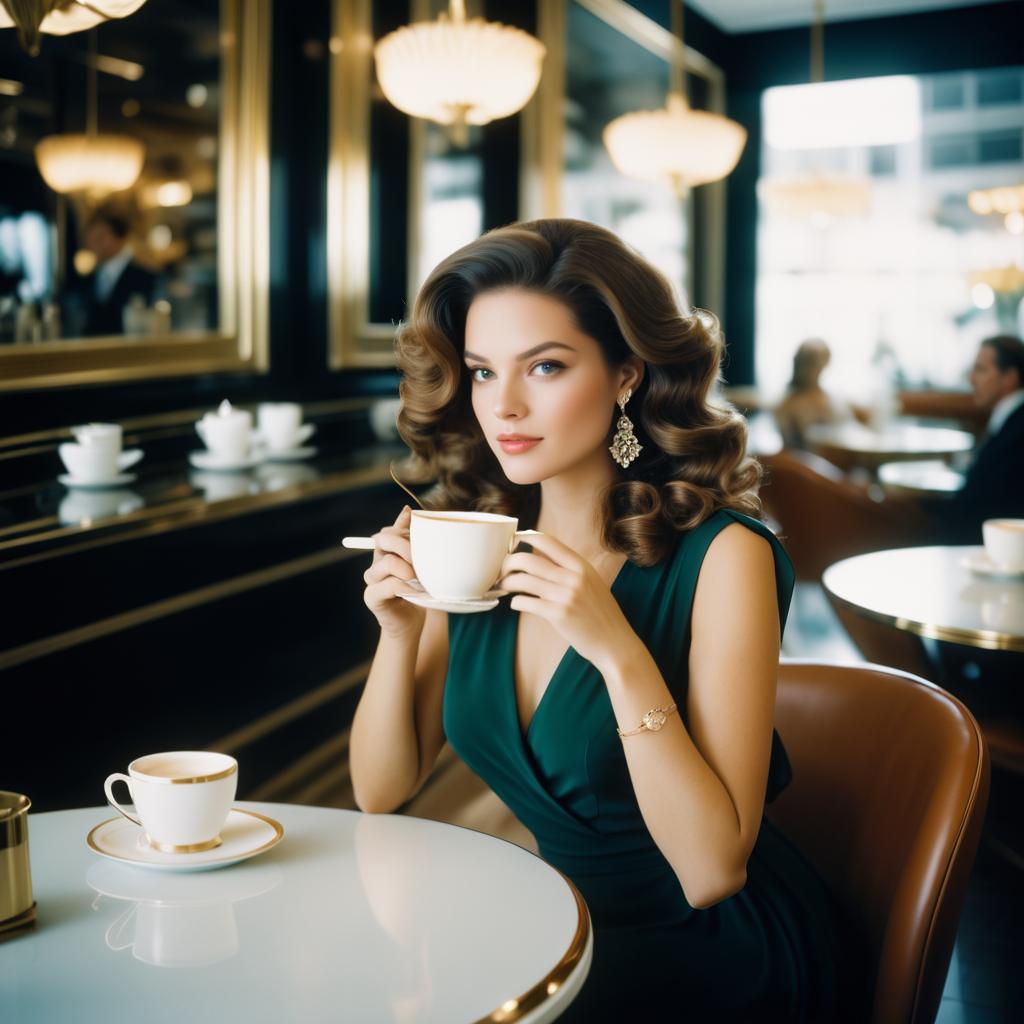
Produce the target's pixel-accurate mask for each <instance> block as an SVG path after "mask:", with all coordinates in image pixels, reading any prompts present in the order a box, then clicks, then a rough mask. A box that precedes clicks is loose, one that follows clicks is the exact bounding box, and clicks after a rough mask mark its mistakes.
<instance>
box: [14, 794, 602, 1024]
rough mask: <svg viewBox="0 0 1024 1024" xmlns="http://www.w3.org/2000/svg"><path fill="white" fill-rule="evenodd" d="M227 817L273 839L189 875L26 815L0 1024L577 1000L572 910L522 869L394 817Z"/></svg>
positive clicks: (548, 876)
mask: <svg viewBox="0 0 1024 1024" xmlns="http://www.w3.org/2000/svg"><path fill="white" fill-rule="evenodd" d="M237 806H238V807H240V808H243V809H250V810H256V811H259V812H260V813H261V814H265V815H268V816H270V817H272V818H275V819H276V820H277V821H279V822H280V823H281V824H282V825H283V826H284V832H285V834H284V838H283V840H282V841H281V842H280V843H279V844H278V845H277V846H276V847H274V848H273V849H271V850H269V851H267V852H266V853H264V854H260V855H259V856H256V857H254V858H252V859H250V860H248V861H245V862H243V863H240V864H235V865H232V866H229V867H226V868H221V869H219V870H215V871H204V872H198V873H194V874H186V873H167V872H158V871H151V870H147V869H144V868H139V867H128V866H125V865H123V864H121V863H118V862H115V861H112V860H108V859H105V858H101V857H99V856H97V855H96V854H95V853H93V852H92V851H90V850H89V849H88V848H87V847H86V841H85V837H86V835H87V834H88V832H89V831H90V829H91V828H92V827H93V826H94V825H96V824H98V823H99V822H101V821H104V820H105V819H108V818H110V817H111V810H110V808H109V807H96V808H87V809H84V810H74V811H57V812H53V813H49V814H32V815H30V817H29V848H30V854H31V862H32V881H33V890H34V895H35V899H36V902H37V904H38V916H37V920H36V924H35V926H34V927H33V928H31V929H28V930H25V931H23V932H20V933H13V934H12V935H11V936H10V937H9V938H7V939H6V940H5V941H4V942H3V943H2V945H0V1020H3V1021H5V1022H6V1021H10V1022H11V1024H14V1022H17V1024H35V1022H38V1024H54V1022H56V1021H74V1022H75V1024H90V1022H96V1024H122V1022H123V1024H129V1022H130V1024H160V1022H167V1024H172V1022H173V1024H180V1022H182V1021H195V1022H200V1021H224V1022H233V1021H239V1022H245V1024H259V1022H264V1021H265V1022H271V1021H272V1022H274V1024H281V1022H292V1021H294V1022H302V1024H316V1022H319V1021H324V1022H327V1021H330V1022H332V1024H333V1022H339V1021H352V1022H353V1024H374V1022H377V1021H395V1022H400V1024H419V1022H424V1024H426V1022H436V1024H460V1022H471V1021H494V1022H496V1024H497V1022H506V1021H509V1022H510V1021H518V1022H529V1024H539V1022H542V1021H551V1020H555V1019H556V1018H557V1017H558V1016H559V1015H560V1014H561V1013H562V1012H563V1011H564V1010H565V1009H566V1007H567V1006H568V1005H569V1003H570V1002H571V1001H572V1000H573V998H574V997H575V996H576V995H577V994H578V992H579V990H580V988H581V986H582V985H583V982H584V980H585V979H586V976H587V972H588V970H589V968H590V960H591V951H592V943H593V939H592V935H591V929H590V919H589V915H588V913H587V909H586V905H585V904H584V902H583V899H582V897H581V896H580V895H579V893H578V892H577V890H576V889H575V888H574V887H573V886H572V884H571V883H570V882H569V881H568V880H567V879H566V878H565V877H564V876H563V875H561V874H560V873H559V872H558V871H556V870H555V869H554V868H552V867H550V866H549V865H548V864H546V863H545V862H544V861H542V860H541V859H540V858H538V857H536V856H534V855H533V854H532V853H529V852H528V851H526V850H523V849H521V848H520V847H518V846H515V845H513V844H512V843H508V842H505V841H504V840H500V839H495V838H493V837H492V836H488V835H484V834H483V833H480V832H474V831H471V830H469V829H464V828H458V827H456V826H453V825H445V824H441V823H439V822H434V821H426V820H423V819H418V818H410V817H404V816H401V815H370V814H360V813H358V812H356V811H341V810H330V809H327V808H320V807H302V806H295V805H288V804H262V803H246V802H240V803H238V804H237Z"/></svg>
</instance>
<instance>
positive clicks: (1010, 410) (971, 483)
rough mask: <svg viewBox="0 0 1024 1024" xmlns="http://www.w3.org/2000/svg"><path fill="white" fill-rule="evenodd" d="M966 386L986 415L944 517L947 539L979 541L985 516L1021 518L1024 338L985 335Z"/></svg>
mask: <svg viewBox="0 0 1024 1024" xmlns="http://www.w3.org/2000/svg"><path fill="white" fill-rule="evenodd" d="M971 387H972V388H973V389H974V400H975V402H976V403H977V404H978V405H979V406H981V407H982V408H984V409H988V410H990V414H989V420H988V426H987V427H986V429H985V434H984V436H983V438H982V442H981V445H980V446H979V447H978V449H977V451H976V452H975V455H974V461H973V462H972V464H971V466H970V468H969V469H968V471H967V477H966V479H965V480H964V486H963V488H962V489H961V490H960V492H959V494H957V496H956V498H955V499H954V500H953V502H952V503H951V505H950V508H949V514H948V517H947V516H943V519H944V521H945V522H946V529H945V531H944V532H945V533H946V536H947V539H948V540H949V541H951V542H953V543H960V544H980V543H981V524H982V522H983V521H984V520H986V519H993V518H997V517H1008V518H1024V342H1022V341H1021V339H1020V338H1017V337H1014V336H1013V335H1010V334H997V335H994V336H993V337H991V338H986V339H985V340H984V341H983V342H982V343H981V345H980V346H979V347H978V354H977V356H976V358H975V360H974V367H973V368H972V370H971Z"/></svg>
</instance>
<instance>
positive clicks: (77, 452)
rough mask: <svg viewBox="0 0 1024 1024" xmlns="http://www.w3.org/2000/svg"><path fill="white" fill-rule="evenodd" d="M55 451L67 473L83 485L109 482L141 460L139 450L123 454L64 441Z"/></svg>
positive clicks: (105, 448) (111, 448)
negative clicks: (92, 482) (97, 481)
mask: <svg viewBox="0 0 1024 1024" xmlns="http://www.w3.org/2000/svg"><path fill="white" fill-rule="evenodd" d="M57 451H58V453H59V454H60V457H61V461H62V462H63V463H64V465H65V466H66V467H67V470H68V472H69V473H70V474H71V475H72V476H73V477H75V478H76V479H78V480H81V481H82V482H83V483H89V482H90V481H96V480H110V479H111V478H112V477H115V476H117V474H118V473H122V472H124V470H126V469H128V468H129V467H130V466H134V465H135V463H136V462H138V461H139V459H141V458H142V449H141V448H134V449H132V450H131V451H127V452H123V451H121V450H120V449H119V448H113V447H109V446H106V445H95V444H76V443H75V442H74V441H65V442H64V444H62V445H60V447H59V448H58V449H57Z"/></svg>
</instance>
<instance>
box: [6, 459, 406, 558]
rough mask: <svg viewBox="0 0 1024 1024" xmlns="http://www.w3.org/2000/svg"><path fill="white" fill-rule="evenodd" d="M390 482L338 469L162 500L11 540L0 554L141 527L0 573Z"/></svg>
mask: <svg viewBox="0 0 1024 1024" xmlns="http://www.w3.org/2000/svg"><path fill="white" fill-rule="evenodd" d="M390 479H391V477H390V476H389V475H388V471H387V466H371V467H368V468H366V469H362V468H360V469H351V470H342V471H341V472H338V473H331V474H328V475H327V476H323V477H320V478H319V479H318V480H313V481H310V482H308V483H302V484H294V485H291V486H288V487H282V488H281V489H280V490H276V491H263V492H261V493H260V494H256V495H245V496H243V497H239V498H228V499H225V500H224V501H216V502H209V501H207V500H206V498H205V497H202V496H197V495H193V496H190V497H188V498H182V499H180V500H178V501H171V502H167V503H166V504H163V505H155V506H152V507H151V508H141V509H139V510H138V511H136V512H130V513H128V514H127V515H124V516H118V517H116V518H114V519H110V520H103V521H100V522H98V523H97V525H96V526H95V527H91V528H90V529H89V530H88V531H85V530H83V528H82V527H81V526H78V525H74V526H64V527H61V528H60V529H55V530H49V531H47V532H46V533H43V534H35V535H34V536H32V537H15V538H11V539H10V540H5V541H2V542H0V551H9V550H13V549H14V548H20V547H28V546H29V545H31V544H34V543H40V542H42V541H44V540H53V539H56V538H57V537H68V536H74V535H75V534H79V535H81V534H83V533H86V532H94V531H95V532H103V531H105V530H109V529H110V528H112V527H117V526H120V525H122V524H124V523H141V524H143V525H142V528H141V529H138V530H134V531H126V532H123V533H122V532H115V533H113V534H108V535H107V536H105V537H98V538H95V539H92V540H88V541H85V542H84V543H82V544H69V545H67V546H66V547H61V548H58V549H56V550H53V551H44V552H41V553H39V554H37V555H28V556H26V557H24V558H20V559H17V560H16V561H10V562H3V563H0V572H3V571H4V570H6V569H13V568H15V567H21V566H25V565H30V564H32V563H33V562H39V561H47V560H48V559H50V558H58V557H60V556H61V555H64V554H70V553H73V552H79V551H86V550H89V549H90V548H94V547H102V546H104V545H106V544H116V543H119V542H121V541H124V540H133V539H135V538H138V537H143V536H146V535H147V534H150V533H166V532H168V531H169V530H183V529H187V528H188V527H191V526H203V525H206V524H207V523H215V522H219V521H220V520H222V519H233V518H235V517H236V516H239V515H247V514H249V513H250V512H259V511H263V510H264V509H268V508H274V507H278V506H283V505H290V504H295V503H296V501H297V500H298V501H310V500H312V499H314V498H320V497H324V496H327V495H331V494H343V493H345V492H346V491H353V490H357V489H358V488H361V487H368V486H369V487H372V486H375V485H377V484H380V483H387V482H388V481H389V480H390ZM181 513H185V515H184V516H183V520H182V521H178V522H174V521H171V519H170V516H172V515H175V514H181Z"/></svg>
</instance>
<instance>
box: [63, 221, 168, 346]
mask: <svg viewBox="0 0 1024 1024" xmlns="http://www.w3.org/2000/svg"><path fill="white" fill-rule="evenodd" d="M130 233H131V221H130V218H129V216H128V214H127V213H125V212H122V211H120V210H118V209H116V208H114V207H113V206H106V205H101V206H99V207H97V208H96V210H94V211H93V213H92V214H91V215H90V216H89V219H88V220H87V221H86V224H85V232H84V242H85V247H86V249H88V250H89V251H90V252H91V253H93V255H94V256H95V257H96V266H95V267H94V269H93V271H92V273H90V274H88V275H87V276H86V277H85V278H84V279H83V282H82V289H83V293H82V295H81V299H82V302H83V305H84V309H85V324H84V328H83V334H85V335H87V336H95V335H102V334H122V333H124V307H125V306H126V305H128V303H129V302H130V301H131V300H132V298H133V297H134V296H136V295H140V296H142V298H143V299H144V300H145V304H146V305H147V306H148V305H149V304H150V303H151V302H152V300H153V293H154V291H155V289H156V275H155V274H154V273H153V272H152V271H150V270H147V269H146V268H145V267H143V266H141V265H140V264H139V263H137V262H136V261H135V253H134V251H133V249H132V246H131V243H130V242H129V235H130Z"/></svg>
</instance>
